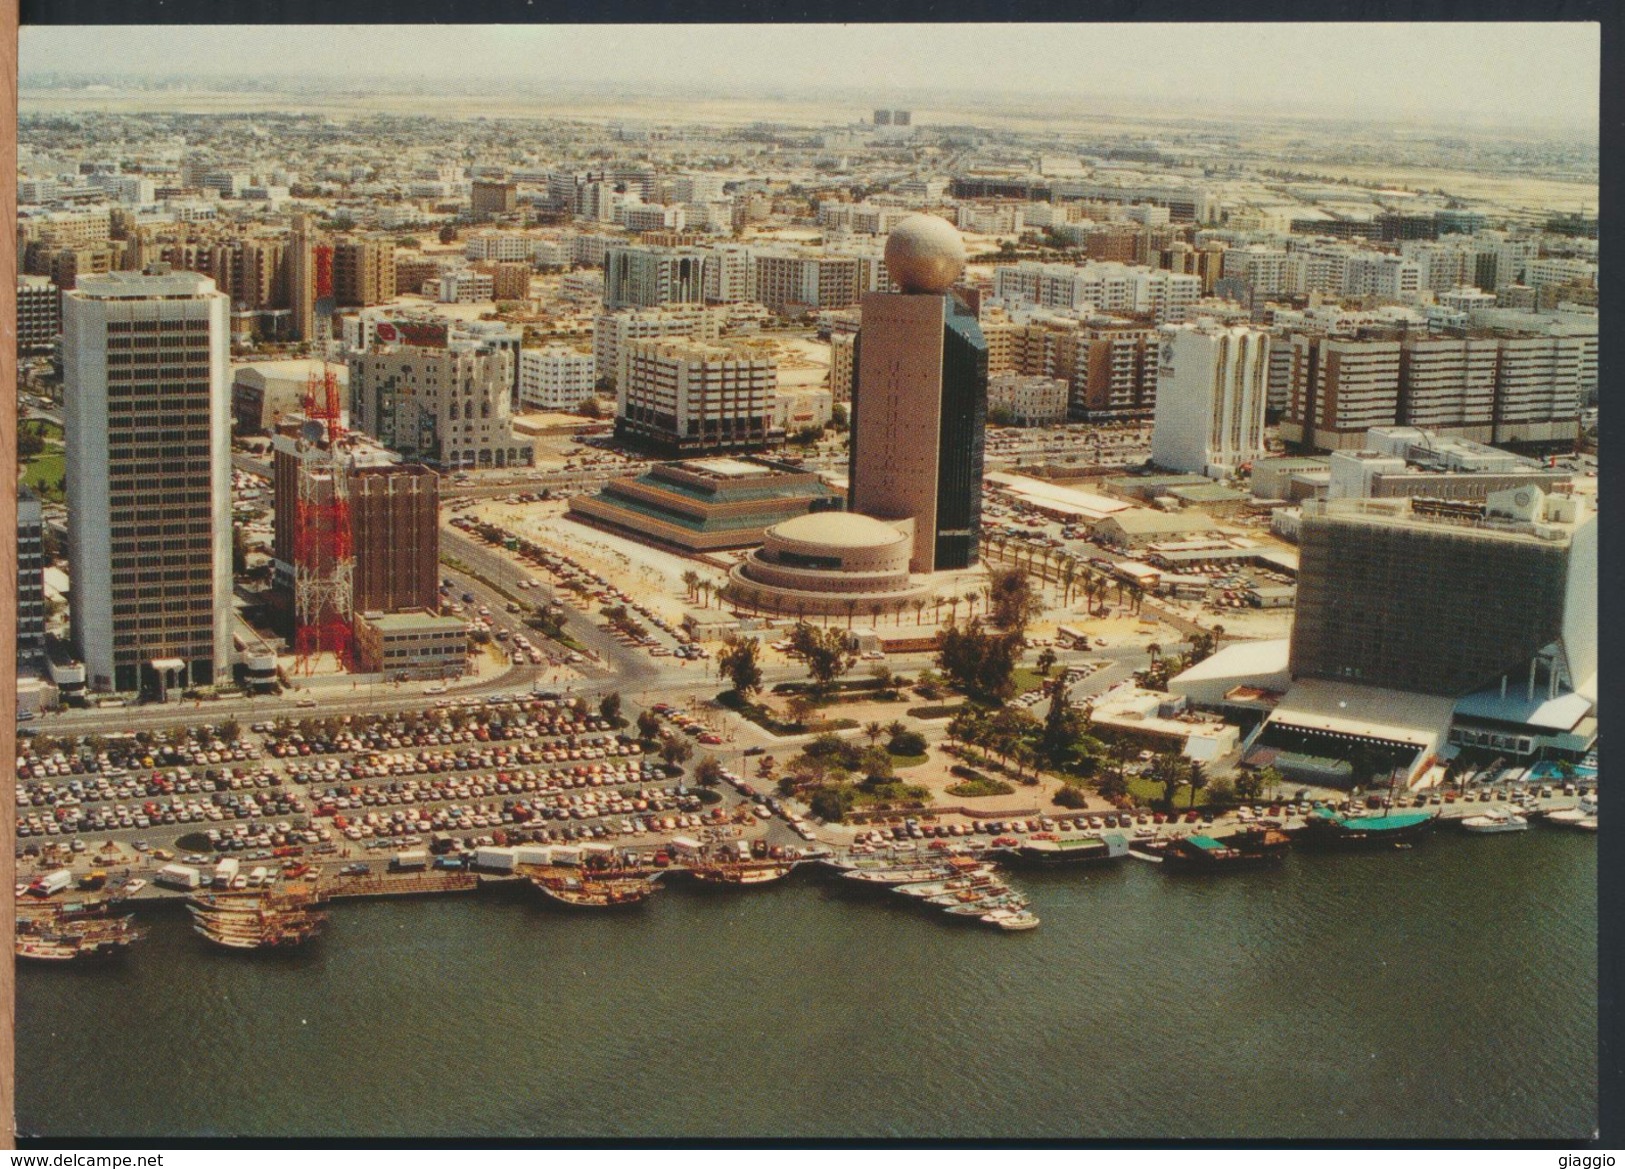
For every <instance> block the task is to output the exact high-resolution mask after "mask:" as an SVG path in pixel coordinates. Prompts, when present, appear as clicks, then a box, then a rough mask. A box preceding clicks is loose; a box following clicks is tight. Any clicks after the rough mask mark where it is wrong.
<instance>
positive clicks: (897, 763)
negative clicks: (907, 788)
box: [891, 752, 930, 767]
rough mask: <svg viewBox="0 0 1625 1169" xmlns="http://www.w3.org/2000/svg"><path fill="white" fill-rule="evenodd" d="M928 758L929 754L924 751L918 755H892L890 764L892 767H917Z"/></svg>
mask: <svg viewBox="0 0 1625 1169" xmlns="http://www.w3.org/2000/svg"><path fill="white" fill-rule="evenodd" d="M929 758H930V756H929V755H927V754H925V753H924V752H921V753H920V754H918V755H893V756H892V757H891V765H892V766H893V767H918V766H919V765H920V764H922V763H924V762H925V761H926V760H927V759H929Z"/></svg>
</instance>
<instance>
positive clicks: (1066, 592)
mask: <svg viewBox="0 0 1625 1169" xmlns="http://www.w3.org/2000/svg"><path fill="white" fill-rule="evenodd" d="M1077 577H1078V562H1077V561H1076V560H1074V559H1073V558H1072V557H1070V556H1068V557H1067V558H1066V559H1065V560H1064V561H1062V563H1061V580H1060V584H1061V607H1062V608H1063V609H1064V608H1065V607H1066V606H1067V605H1068V604H1070V603H1071V601H1072V582H1073V581H1074V580H1076V579H1077Z"/></svg>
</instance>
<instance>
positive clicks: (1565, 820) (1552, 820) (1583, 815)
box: [1542, 808, 1597, 828]
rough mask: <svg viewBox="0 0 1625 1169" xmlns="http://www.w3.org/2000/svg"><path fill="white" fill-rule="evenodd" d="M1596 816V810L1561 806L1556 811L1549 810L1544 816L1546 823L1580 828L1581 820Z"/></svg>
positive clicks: (1592, 818)
mask: <svg viewBox="0 0 1625 1169" xmlns="http://www.w3.org/2000/svg"><path fill="white" fill-rule="evenodd" d="M1596 818H1597V817H1596V813H1595V812H1590V811H1587V810H1586V809H1585V808H1559V809H1558V810H1557V811H1555V812H1547V813H1546V815H1545V816H1544V817H1542V819H1543V820H1544V822H1545V823H1547V824H1555V825H1557V826H1558V827H1559V828H1578V827H1579V826H1580V821H1581V820H1585V819H1591V820H1595V819H1596Z"/></svg>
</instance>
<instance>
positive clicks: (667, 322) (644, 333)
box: [592, 305, 723, 387]
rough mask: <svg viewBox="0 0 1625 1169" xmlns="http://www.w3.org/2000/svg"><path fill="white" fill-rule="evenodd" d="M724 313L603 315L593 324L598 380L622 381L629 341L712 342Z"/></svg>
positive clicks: (689, 308) (675, 310) (685, 308)
mask: <svg viewBox="0 0 1625 1169" xmlns="http://www.w3.org/2000/svg"><path fill="white" fill-rule="evenodd" d="M722 322H723V312H722V310H721V309H707V308H702V307H701V306H699V305H673V306H671V307H670V308H663V309H639V310H636V311H633V312H618V313H605V314H603V315H602V316H600V317H599V318H598V319H597V320H596V321H595V322H594V323H593V334H592V343H593V344H592V347H593V359H594V365H595V366H596V373H597V377H598V378H600V379H602V378H611V379H613V380H614V383H615V385H616V386H617V387H619V386H620V384H621V382H622V380H623V379H622V375H621V355H622V353H623V352H624V350H625V349H626V346H627V343H628V342H630V341H639V340H648V339H651V338H660V337H667V338H683V339H686V340H692V341H715V340H716V339H717V338H718V337H720V336H721V335H722Z"/></svg>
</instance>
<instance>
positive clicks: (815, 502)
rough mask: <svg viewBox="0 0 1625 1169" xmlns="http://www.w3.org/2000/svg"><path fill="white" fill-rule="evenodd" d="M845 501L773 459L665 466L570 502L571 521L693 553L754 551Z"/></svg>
mask: <svg viewBox="0 0 1625 1169" xmlns="http://www.w3.org/2000/svg"><path fill="white" fill-rule="evenodd" d="M841 503H842V500H841V496H840V494H839V493H838V492H836V491H834V490H833V489H832V488H830V487H829V486H827V485H826V484H825V483H824V481H823V480H822V479H821V478H820V477H819V476H818V475H817V474H816V473H815V472H812V471H804V470H799V469H794V468H791V467H789V466H787V465H785V464H780V463H774V462H772V461H769V460H765V459H725V458H723V459H694V460H692V461H689V462H684V463H662V464H659V465H657V466H654V467H651V468H650V469H649V470H648V471H645V472H644V473H643V474H641V475H638V476H634V477H628V478H625V479H615V480H612V481H611V482H609V483H608V484H606V485H605V486H604V488H603V490H602V491H599V492H598V493H597V494H595V495H583V496H577V497H576V498H574V499H572V500H571V501H570V514H571V515H573V516H575V517H577V518H578V519H585V520H587V521H588V522H591V523H595V524H602V525H604V526H606V527H610V528H613V529H615V530H617V531H621V532H625V533H627V534H628V535H632V536H635V537H637V538H639V539H642V540H648V541H650V542H652V543H657V544H666V545H670V546H672V547H676V548H681V549H683V550H684V551H685V552H709V551H715V550H718V549H723V548H748V547H751V546H752V545H755V544H760V543H761V542H762V537H763V534H764V533H765V532H766V530H767V529H768V528H770V527H772V526H773V525H774V524H778V523H782V522H783V521H785V520H788V519H794V518H795V517H796V516H800V515H805V514H807V513H808V512H813V511H832V510H833V511H838V510H840V507H841Z"/></svg>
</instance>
